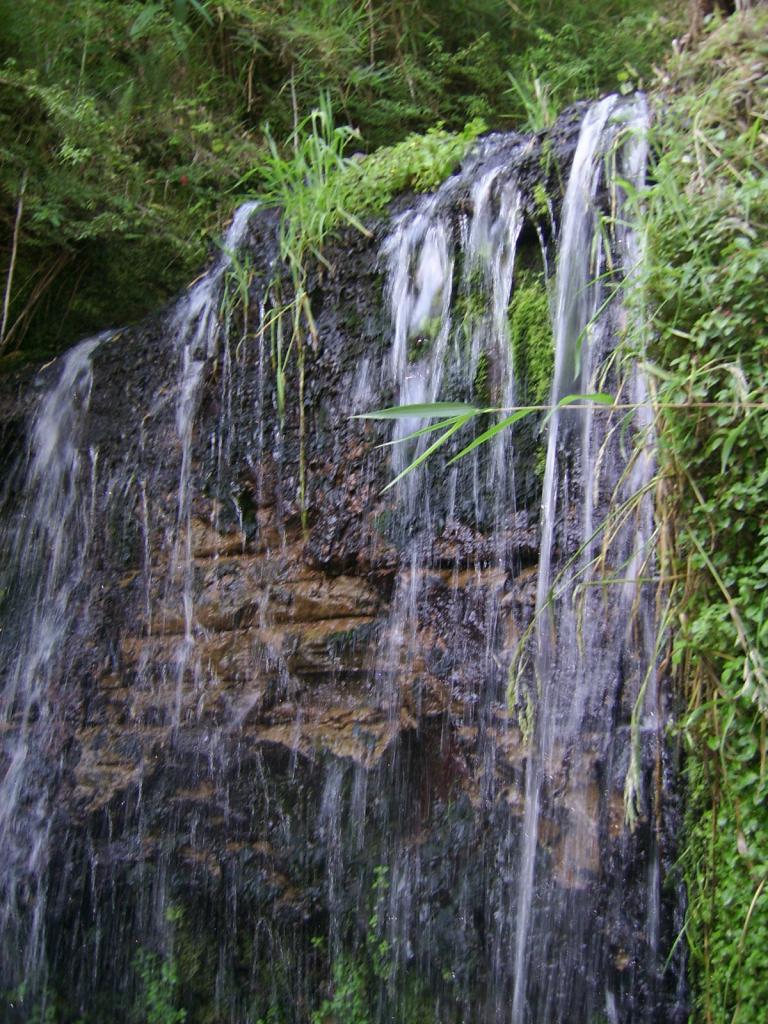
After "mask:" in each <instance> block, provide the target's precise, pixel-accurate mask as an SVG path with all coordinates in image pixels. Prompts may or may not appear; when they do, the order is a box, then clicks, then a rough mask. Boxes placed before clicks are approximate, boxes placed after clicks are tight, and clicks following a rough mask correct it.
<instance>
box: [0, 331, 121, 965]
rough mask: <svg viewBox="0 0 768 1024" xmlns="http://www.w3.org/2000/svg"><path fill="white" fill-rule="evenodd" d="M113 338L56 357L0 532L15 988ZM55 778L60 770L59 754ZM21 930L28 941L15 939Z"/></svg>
mask: <svg viewBox="0 0 768 1024" xmlns="http://www.w3.org/2000/svg"><path fill="white" fill-rule="evenodd" d="M106 337H107V335H104V336H102V337H99V338H93V339H89V340H88V341H83V342H81V343H80V344H79V345H77V346H76V347H75V348H73V349H72V350H71V352H69V353H68V354H67V356H66V357H64V358H63V359H62V360H61V372H60V374H59V377H58V379H57V380H54V382H53V384H52V385H51V387H50V390H49V391H48V392H47V393H46V394H45V395H44V396H43V398H42V399H41V401H40V405H39V408H38V411H37V415H36V416H35V419H34V423H33V425H32V429H31V435H30V441H29V450H28V452H27V455H26V458H25V460H24V463H23V467H24V472H25V474H26V486H25V489H24V492H23V497H22V501H21V505H20V507H19V508H18V510H17V511H16V514H15V516H14V517H13V519H12V520H11V522H10V523H9V524H7V525H6V526H5V529H4V530H3V533H2V551H3V558H2V562H3V565H4V574H3V580H2V586H1V587H0V595H1V596H2V600H3V604H4V616H3V617H4V622H3V629H2V632H1V633H0V643H1V644H2V663H3V666H4V669H5V674H4V686H3V692H2V704H1V705H0V714H1V715H2V717H1V719H0V721H1V722H2V730H3V732H2V755H3V764H4V775H3V778H2V782H1V783H0V860H1V861H2V864H3V872H2V879H1V883H0V893H2V908H3V909H2V918H0V935H1V936H2V937H3V939H4V940H5V941H3V943H2V953H0V958H1V959H0V964H1V965H2V970H3V977H5V978H8V979H13V980H15V981H16V982H17V983H18V982H20V981H21V980H22V979H23V978H24V977H25V976H30V975H31V976H34V975H35V972H36V970H37V966H38V962H39V959H40V955H41V945H42V943H43V941H44V927H45V922H44V909H45V908H44V904H43V892H42V890H43V885H44V878H45V873H46V870H47V866H48V863H47V854H48V850H47V844H48V832H49V826H50V815H51V812H52V806H51V797H52V789H51V788H50V787H49V786H48V785H46V784H45V782H44V780H41V779H40V774H39V773H40V772H41V769H42V770H44V767H43V764H42V763H41V759H42V758H44V757H45V759H46V763H47V764H51V762H50V761H48V754H49V748H51V747H55V745H56V739H57V737H56V733H57V726H58V716H57V711H56V707H55V703H54V702H53V701H52V699H51V697H52V689H53V688H54V687H61V686H62V685H66V680H67V674H68V673H67V669H68V666H67V662H66V659H65V658H64V657H63V645H64V641H65V639H69V636H70V635H71V634H72V633H76V634H77V635H78V636H79V637H80V638H81V640H84V639H85V638H86V637H87V635H88V618H87V610H86V609H84V608H83V606H82V586H83V576H84V571H85V566H86V565H87V557H88V553H89V543H90V534H91V515H90V512H91V509H90V505H91V500H92V487H91V481H92V476H93V471H94V468H95V467H94V462H95V455H94V453H93V452H91V453H88V452H83V451H81V449H80V444H81V443H82V432H83V420H84V417H85V415H86V413H87V410H88V404H89V401H90V392H91V384H92V379H93V369H92V362H91V360H92V357H93V353H94V350H95V349H96V348H97V346H98V345H99V344H100V342H102V341H103V340H105V338H106ZM11 596H13V602H11V600H10V598H11ZM84 613H85V614H84ZM59 756H60V754H59ZM51 770H52V771H56V759H55V758H54V760H53V763H52V765H51ZM24 904H26V907H27V909H26V911H25V910H24V909H23V905H24ZM22 919H24V920H22ZM17 927H20V928H21V937H20V938H19V939H17V941H16V942H13V941H10V940H9V936H11V935H14V933H15V929H16V928H17Z"/></svg>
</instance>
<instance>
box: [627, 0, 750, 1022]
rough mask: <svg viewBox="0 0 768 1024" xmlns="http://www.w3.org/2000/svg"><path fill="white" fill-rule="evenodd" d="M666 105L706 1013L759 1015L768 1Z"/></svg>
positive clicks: (666, 492)
mask: <svg viewBox="0 0 768 1024" xmlns="http://www.w3.org/2000/svg"><path fill="white" fill-rule="evenodd" d="M656 109H657V116H656V122H655V125H654V127H653V130H652V137H651V141H652V145H653V149H654V153H655V158H654V160H653V165H652V182H651V186H650V188H649V190H648V191H647V193H646V195H645V197H644V200H643V201H644V204H645V224H646V232H647V261H646V265H645V266H646V270H645V275H644V279H643V282H642V292H643V295H642V301H643V302H644V303H645V304H646V308H647V309H648V310H649V313H650V317H651V322H650V325H649V327H650V348H649V352H650V355H651V358H652V361H653V365H652V366H651V368H650V371H651V373H652V374H653V375H654V377H655V382H656V399H657V408H658V416H657V429H658V437H659V452H660V460H661V479H660V486H661V495H660V504H659V512H660V518H661V524H662V537H661V539H662V545H661V553H662V574H663V577H664V578H665V580H666V587H667V596H668V600H669V607H670V609H671V610H672V612H673V623H672V625H673V635H672V645H671V656H672V661H673V664H674V666H675V670H676V672H677V675H678V678H679V681H680V686H681V690H682V692H683V693H684V696H685V699H686V702H687V715H686V716H684V718H683V720H682V724H681V730H682V736H683V739H684V741H685V748H686V750H685V754H686V766H687V767H686V771H687V780H688V812H687V815H688V817H687V830H686V837H687V838H686V845H685V849H684V853H683V858H682V863H683V866H684V871H685V877H686V881H687V886H688V900H689V909H688V916H687V922H686V930H685V939H686V940H687V942H688V944H689V948H690V959H691V978H692V983H693V989H694V1000H695V1006H694V1012H693V1020H695V1021H703V1022H707V1024H726V1022H728V1024H747V1022H753V1021H757V1020H760V1019H762V1017H763V1016H764V1014H765V1006H766V1005H768V977H767V976H766V972H765V969H764V964H765V950H766V948H768V891H766V880H767V879H768V800H767V799H766V798H767V797H768V765H767V764H766V716H767V715H768V676H767V675H766V655H767V647H768V501H767V500H766V494H767V493H768V388H767V387H766V365H768V362H767V360H768V334H767V333H766V325H768V292H766V288H765V281H766V280H767V279H768V11H767V10H766V8H765V7H764V6H763V7H760V6H758V7H756V8H755V9H754V10H752V11H749V12H745V13H743V14H737V15H734V16H733V17H732V18H730V19H729V20H728V21H726V22H724V23H720V22H716V21H713V22H712V23H711V24H710V25H709V27H708V29H707V31H706V33H705V35H704V37H703V39H702V40H701V41H700V43H699V45H697V46H696V47H693V48H691V49H690V50H689V51H687V52H683V53H682V54H681V55H679V56H678V57H676V58H675V59H674V60H673V61H672V62H671V63H670V65H669V66H668V69H667V72H666V74H665V76H664V77H663V79H662V81H661V84H660V88H659V90H658V91H657V94H656ZM681 938H682V937H681Z"/></svg>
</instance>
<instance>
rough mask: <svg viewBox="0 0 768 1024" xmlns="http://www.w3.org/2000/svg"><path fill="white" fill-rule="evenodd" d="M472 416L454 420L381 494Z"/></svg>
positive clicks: (427, 456)
mask: <svg viewBox="0 0 768 1024" xmlns="http://www.w3.org/2000/svg"><path fill="white" fill-rule="evenodd" d="M474 415H475V413H474V412H472V413H470V414H469V415H466V416H459V417H458V418H457V419H455V420H454V421H453V425H452V426H450V427H449V428H448V429H447V430H446V432H445V433H444V434H441V435H440V437H438V439H437V440H436V441H433V442H432V444H431V445H430V446H429V448H427V450H426V451H424V452H422V454H421V455H419V457H418V458H417V459H414V460H413V462H411V463H410V464H409V465H407V466H406V467H405V469H404V470H403V471H402V473H398V474H397V476H396V477H395V479H394V480H391V481H390V482H389V483H388V484H387V486H386V487H385V488H384V489H383V490H382V492H381V493H382V494H383V493H384V491H388V490H389V489H390V487H394V486H395V484H396V483H398V482H399V481H400V480H402V479H403V477H404V476H406V475H407V474H408V473H410V472H411V471H412V470H414V469H416V467H417V466H420V465H421V463H422V462H424V461H425V460H426V459H428V458H429V456H430V455H431V454H432V453H433V452H435V451H437V449H438V448H439V447H440V445H442V444H445V442H446V441H447V440H448V438H449V437H451V435H452V434H455V433H456V431H457V430H460V429H461V427H463V426H464V424H465V423H469V421H470V420H471V419H472V417H473V416H474Z"/></svg>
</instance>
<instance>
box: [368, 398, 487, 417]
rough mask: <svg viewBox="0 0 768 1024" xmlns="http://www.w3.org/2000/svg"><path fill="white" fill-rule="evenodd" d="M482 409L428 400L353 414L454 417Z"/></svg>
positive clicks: (467, 414)
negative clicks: (422, 403) (423, 402)
mask: <svg viewBox="0 0 768 1024" xmlns="http://www.w3.org/2000/svg"><path fill="white" fill-rule="evenodd" d="M481 412H485V410H484V409H478V407H477V406H475V405H467V404H466V403H465V402H429V403H426V404H424V405H393V406H391V407H390V408H388V409H374V410H373V411H372V412H359V413H357V415H355V416H353V417H352V419H354V420H405V419H412V418H415V417H419V418H421V419H428V418H429V417H435V416H442V417H443V418H444V419H445V418H454V417H456V416H467V417H472V416H478V415H479V414H480V413H481Z"/></svg>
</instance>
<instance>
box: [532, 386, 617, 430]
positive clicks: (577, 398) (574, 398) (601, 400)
mask: <svg viewBox="0 0 768 1024" xmlns="http://www.w3.org/2000/svg"><path fill="white" fill-rule="evenodd" d="M576 402H593V403H595V404H596V405H613V395H606V394H603V392H602V391H596V392H593V393H592V394H587V395H563V397H562V398H561V399H560V401H559V402H558V403H557V405H555V406H553V407H552V408H551V409H550V410H549V412H548V413H547V415H546V416H545V417H544V422H543V423H542V426H545V425H546V424H547V423H548V422H549V421H550V420H551V419H552V417H553V416H554V414H555V413H556V412H557V410H558V409H562V408H564V407H565V406H566V405H574V404H575V403H576Z"/></svg>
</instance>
